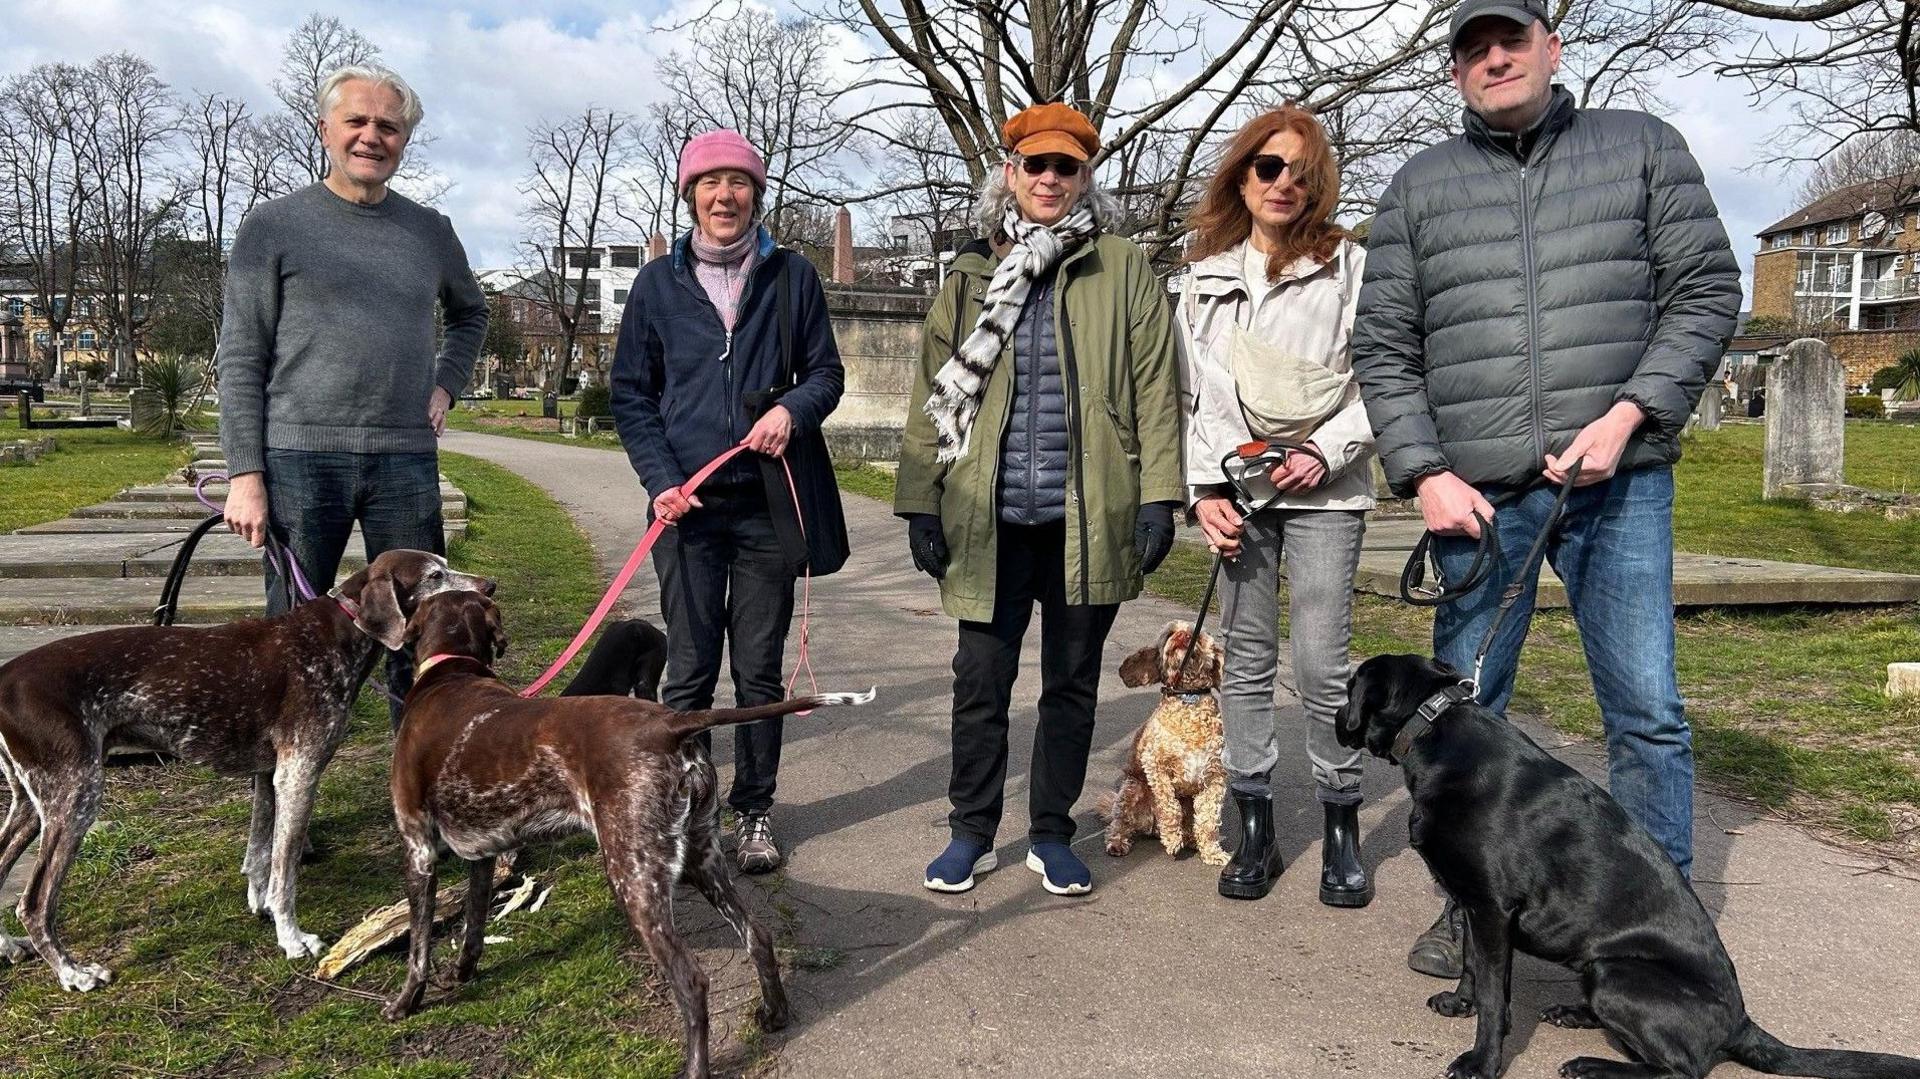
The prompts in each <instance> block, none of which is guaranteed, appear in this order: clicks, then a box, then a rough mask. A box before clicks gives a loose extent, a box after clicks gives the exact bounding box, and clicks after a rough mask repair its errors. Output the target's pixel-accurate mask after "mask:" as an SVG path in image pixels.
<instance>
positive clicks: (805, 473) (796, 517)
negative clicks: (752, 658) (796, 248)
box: [745, 251, 847, 577]
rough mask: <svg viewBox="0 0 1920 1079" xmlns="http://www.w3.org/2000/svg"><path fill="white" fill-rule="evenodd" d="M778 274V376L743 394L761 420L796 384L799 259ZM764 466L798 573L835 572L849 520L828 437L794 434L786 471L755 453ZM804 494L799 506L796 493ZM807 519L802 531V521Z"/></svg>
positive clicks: (777, 529) (777, 525)
mask: <svg viewBox="0 0 1920 1079" xmlns="http://www.w3.org/2000/svg"><path fill="white" fill-rule="evenodd" d="M780 257H781V262H780V272H779V273H778V274H777V275H775V277H774V281H773V287H774V291H775V293H776V294H777V297H778V305H779V306H778V308H777V310H776V312H775V317H776V319H777V321H778V324H779V330H780V376H779V378H778V379H777V380H776V381H775V383H774V384H773V385H772V386H769V387H768V388H767V389H765V390H759V391H756V392H752V393H748V394H746V395H745V404H746V406H747V409H748V411H749V412H750V413H751V414H752V416H753V417H754V418H755V419H758V418H759V417H760V416H761V415H763V414H764V413H765V412H766V411H767V410H768V409H770V408H772V407H773V406H774V405H775V404H776V403H778V402H779V400H780V398H782V397H784V396H786V393H787V391H788V390H791V389H793V387H794V386H795V385H796V383H797V379H796V377H795V370H794V362H793V334H794V325H793V303H792V300H791V299H790V298H789V292H790V290H791V286H790V284H789V282H788V280H787V268H788V266H789V265H790V264H791V262H792V260H793V259H794V258H795V257H796V256H795V255H793V254H792V253H791V252H787V251H782V252H781V253H780ZM755 456H756V457H757V458H758V459H759V463H760V482H761V483H762V484H763V485H764V486H765V487H766V491H767V509H768V511H769V512H770V513H771V514H772V516H773V530H774V534H775V535H776V536H778V537H779V539H780V550H781V551H782V552H783V553H784V554H785V555H786V558H787V562H788V564H789V565H791V566H792V567H793V568H794V571H795V572H796V573H797V572H799V571H800V570H801V569H806V570H808V571H810V572H811V573H812V574H813V575H814V576H815V577H824V576H826V575H827V574H829V573H833V572H834V571H836V570H838V569H839V568H840V567H841V566H844V565H846V562H847V518H846V513H845V510H844V509H843V508H842V507H841V505H840V485H839V483H838V481H837V480H835V479H834V475H833V458H832V457H831V456H830V455H829V453H828V451H827V439H826V436H825V435H824V434H822V433H821V432H820V431H819V430H817V429H816V430H812V431H807V432H804V433H802V432H799V431H796V432H795V434H794V437H793V438H792V439H791V440H790V441H789V442H788V443H787V455H786V461H787V467H786V468H782V467H781V465H780V459H779V458H777V457H768V456H766V455H765V454H755ZM788 469H791V470H792V472H793V486H792V488H791V489H790V488H789V487H788V486H787V472H788ZM796 492H797V493H798V494H799V496H800V503H799V505H798V506H796V505H795V504H794V494H795V493H796ZM802 521H805V522H806V523H805V527H804V528H803V527H802V525H801V522H802Z"/></svg>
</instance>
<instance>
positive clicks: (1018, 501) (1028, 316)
mask: <svg viewBox="0 0 1920 1079" xmlns="http://www.w3.org/2000/svg"><path fill="white" fill-rule="evenodd" d="M1055 276H1056V275H1055V273H1054V272H1053V271H1051V270H1050V271H1048V272H1047V274H1046V276H1045V277H1043V278H1040V279H1038V280H1036V281H1034V283H1033V288H1032V290H1031V291H1030V292H1028V293H1027V305H1026V307H1025V308H1024V309H1022V310H1021V312H1020V321H1019V322H1018V323H1017V324H1016V325H1015V326H1014V330H1013V342H1012V345H1013V361H1014V367H1013V399H1012V400H1011V401H1010V402H1009V403H1008V411H1009V412H1010V413H1011V416H1010V417H1009V419H1008V421H1007V437H1006V440H1005V441H1004V442H1002V443H1001V444H1000V519H1001V520H1002V521H1004V522H1006V523H1007V524H1016V525H1038V524H1048V523H1051V522H1053V521H1059V520H1063V519H1065V517H1066V515H1067V453H1068V450H1069V443H1068V431H1067V386H1066V382H1065V380H1064V379H1063V378H1062V377H1061V373H1060V348H1059V344H1058V342H1057V341H1056V340H1055V337H1054V327H1053V282H1054V278H1055Z"/></svg>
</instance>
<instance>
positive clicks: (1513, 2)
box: [1447, 0, 1552, 51]
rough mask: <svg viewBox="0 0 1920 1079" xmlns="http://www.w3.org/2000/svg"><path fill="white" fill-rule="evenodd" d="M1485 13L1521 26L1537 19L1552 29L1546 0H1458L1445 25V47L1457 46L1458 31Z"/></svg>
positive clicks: (1458, 40)
mask: <svg viewBox="0 0 1920 1079" xmlns="http://www.w3.org/2000/svg"><path fill="white" fill-rule="evenodd" d="M1485 15H1497V16H1499V17H1500V18H1502V19H1507V20H1509V21H1512V22H1517V23H1519V24H1520V25H1521V26H1531V25H1533V22H1534V20H1535V19H1538V20H1539V21H1540V23H1541V25H1543V26H1546V27H1547V28H1548V29H1552V24H1551V23H1548V22H1547V5H1546V0H1460V6H1459V7H1457V8H1454V9H1453V21H1452V23H1451V24H1450V25H1449V26H1448V27H1447V49H1448V50H1449V51H1451V50H1453V49H1457V48H1459V47H1460V32H1461V31H1463V30H1465V29H1466V28H1467V24H1468V23H1470V22H1472V21H1473V20H1475V19H1478V18H1480V17H1482V16H1485Z"/></svg>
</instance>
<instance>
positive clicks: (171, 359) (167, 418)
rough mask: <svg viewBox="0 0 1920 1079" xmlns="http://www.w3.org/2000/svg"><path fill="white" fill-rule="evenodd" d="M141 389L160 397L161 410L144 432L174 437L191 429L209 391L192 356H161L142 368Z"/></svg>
mask: <svg viewBox="0 0 1920 1079" xmlns="http://www.w3.org/2000/svg"><path fill="white" fill-rule="evenodd" d="M140 388H141V389H143V390H146V391H147V392H149V393H151V394H153V395H154V396H155V397H156V398H158V399H159V400H158V403H159V406H160V408H159V411H158V412H157V413H156V414H155V415H153V416H151V417H149V418H148V419H147V420H146V422H144V423H142V424H141V426H140V430H141V433H143V434H149V435H159V436H160V437H162V438H172V437H173V435H174V432H176V431H179V430H180V429H181V428H183V427H186V426H187V422H188V419H189V417H191V415H192V414H193V411H194V409H196V408H198V407H199V405H200V400H201V397H202V395H203V394H204V393H205V391H206V383H205V381H204V379H203V372H202V370H201V363H200V361H199V360H197V359H195V358H193V357H191V356H182V355H179V354H178V353H161V354H160V355H158V356H155V357H153V358H152V359H149V360H148V361H147V362H145V363H143V364H141V365H140Z"/></svg>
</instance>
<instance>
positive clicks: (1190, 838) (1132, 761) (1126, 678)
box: [1100, 622, 1227, 865]
mask: <svg viewBox="0 0 1920 1079" xmlns="http://www.w3.org/2000/svg"><path fill="white" fill-rule="evenodd" d="M1192 642H1193V623H1191V622H1169V623H1167V628H1166V629H1164V630H1162V631H1161V632H1160V641H1159V643H1158V644H1155V645H1150V646H1148V647H1146V648H1142V649H1140V650H1139V651H1138V652H1135V653H1134V654H1133V655H1131V656H1128V657H1127V658H1126V660H1125V662H1123V663H1121V664H1120V680H1121V681H1122V682H1125V683H1126V684H1127V685H1129V686H1144V685H1148V684H1150V683H1153V682H1158V683H1160V706H1159V707H1158V708H1155V709H1154V710H1153V714H1152V715H1150V716H1148V717H1147V721H1146V722H1145V723H1143V724H1141V726H1140V730H1139V731H1138V732H1136V733H1135V734H1134V736H1133V749H1132V751H1131V752H1130V753H1128V754H1127V764H1126V767H1125V769H1123V770H1122V772H1121V774H1120V785H1119V786H1118V787H1117V788H1116V789H1115V790H1114V791H1113V792H1112V793H1111V794H1108V795H1106V796H1105V797H1104V798H1102V799H1101V802H1100V811H1101V815H1102V816H1104V817H1106V819H1107V822H1108V823H1107V853H1108V854H1111V855H1113V856H1114V857H1116V858H1122V857H1125V856H1126V854H1127V852H1128V851H1130V850H1132V849H1133V840H1134V837H1135V836H1142V835H1152V834H1154V833H1155V832H1158V833H1159V834H1160V845H1161V846H1163V847H1165V848H1166V850H1167V853H1168V854H1175V855H1177V854H1179V853H1180V852H1181V851H1183V850H1187V849H1189V848H1193V849H1197V850H1198V851H1199V852H1200V860H1201V861H1203V862H1205V863H1207V864H1208V865H1226V864H1227V852H1226V851H1225V850H1224V849H1222V848H1221V846H1220V807H1221V805H1222V803H1224V802H1225V801H1226V797H1227V771H1226V767H1225V766H1224V765H1222V764H1221V763H1220V748H1221V745H1222V744H1223V742H1224V740H1225V736H1224V733H1223V731H1222V729H1221V726H1220V702H1219V701H1218V700H1217V699H1216V698H1215V697H1214V694H1213V691H1214V689H1215V688H1217V687H1218V686H1219V685H1220V676H1221V672H1222V670H1223V667H1224V658H1223V657H1222V655H1221V652H1220V647H1219V645H1218V644H1216V643H1215V641H1214V639H1213V638H1212V637H1210V636H1208V635H1207V634H1205V633H1202V634H1200V639H1199V641H1198V643H1195V644H1193V646H1192V652H1193V654H1192V656H1188V655H1187V651H1188V646H1189V644H1190V643H1192Z"/></svg>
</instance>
